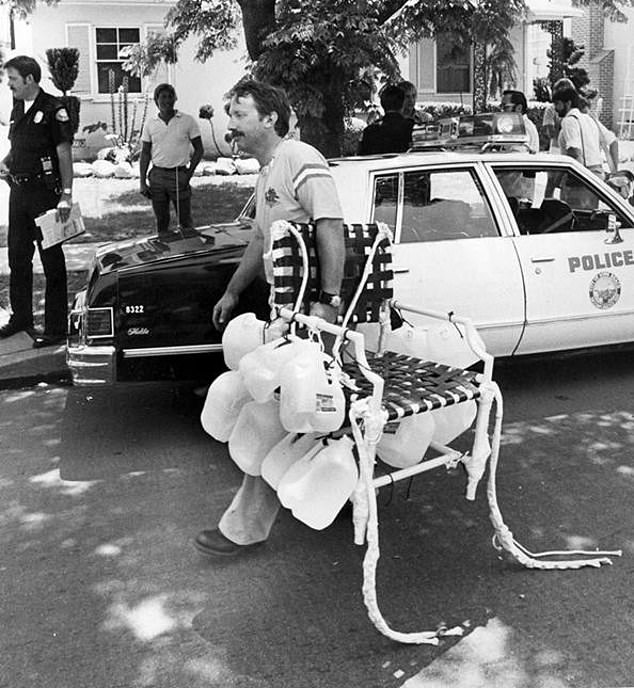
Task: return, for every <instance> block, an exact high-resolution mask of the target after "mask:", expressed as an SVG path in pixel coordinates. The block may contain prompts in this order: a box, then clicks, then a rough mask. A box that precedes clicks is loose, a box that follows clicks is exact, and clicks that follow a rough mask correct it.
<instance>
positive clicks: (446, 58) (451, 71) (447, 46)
mask: <svg viewBox="0 0 634 688" xmlns="http://www.w3.org/2000/svg"><path fill="white" fill-rule="evenodd" d="M470 91H471V48H470V47H469V46H467V47H464V46H461V45H458V44H456V43H455V42H453V41H452V40H451V39H446V40H443V39H441V37H438V39H437V40H436V92H437V93H465V92H467V93H468V92H470Z"/></svg>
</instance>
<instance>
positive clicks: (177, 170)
mask: <svg viewBox="0 0 634 688" xmlns="http://www.w3.org/2000/svg"><path fill="white" fill-rule="evenodd" d="M154 102H155V103H156V106H157V107H158V109H159V111H158V113H157V114H156V116H155V117H152V118H150V119H148V120H147V121H146V122H145V124H144V126H143V132H142V133H141V142H142V148H141V160H140V175H141V189H140V191H141V194H142V195H143V196H145V197H146V198H149V199H150V200H151V201H152V208H153V210H154V214H155V216H156V228H157V231H158V234H159V237H161V236H169V224H170V203H172V204H173V205H174V207H175V209H176V213H177V215H178V223H179V225H180V227H182V228H191V227H193V224H194V222H193V220H192V213H191V186H190V184H189V181H190V179H191V178H192V176H193V174H194V170H195V169H196V167H197V165H198V163H199V162H200V160H201V158H202V156H203V144H202V139H201V136H200V128H199V127H198V123H197V122H196V120H195V119H194V118H193V117H192V116H191V115H188V114H186V113H184V112H181V111H180V110H176V109H175V107H174V105H175V104H176V91H175V89H174V87H173V86H172V85H170V84H159V85H158V86H157V87H156V88H155V89H154ZM192 147H193V153H191V157H190V152H191V150H192ZM150 161H151V162H152V168H151V169H150V173H149V175H148V168H149V166H150ZM148 182H149V183H148Z"/></svg>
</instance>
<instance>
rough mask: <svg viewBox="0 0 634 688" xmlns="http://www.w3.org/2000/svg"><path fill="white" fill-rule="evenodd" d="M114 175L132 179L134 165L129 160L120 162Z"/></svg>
mask: <svg viewBox="0 0 634 688" xmlns="http://www.w3.org/2000/svg"><path fill="white" fill-rule="evenodd" d="M114 176H115V177H117V179H132V177H133V174H132V165H131V164H130V163H129V162H120V163H118V164H117V165H115V166H114Z"/></svg>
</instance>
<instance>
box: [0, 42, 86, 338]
mask: <svg viewBox="0 0 634 688" xmlns="http://www.w3.org/2000/svg"><path fill="white" fill-rule="evenodd" d="M4 69H5V70H6V73H7V80H8V84H9V88H10V89H11V91H12V93H13V100H14V105H13V110H12V112H11V123H10V127H9V141H10V144H11V148H10V150H9V153H8V154H7V155H6V157H5V158H4V159H3V160H2V162H0V176H2V177H3V178H4V179H5V180H6V181H8V183H9V185H10V187H11V191H10V194H9V235H8V252H9V269H10V272H11V274H10V278H9V298H10V300H11V310H12V315H11V318H10V319H9V322H8V323H7V324H6V325H4V326H3V327H1V328H0V338H6V337H10V336H12V335H14V334H16V333H18V332H22V331H27V332H29V333H30V334H31V335H32V336H33V347H34V348H40V347H44V346H50V345H53V344H58V343H60V342H62V341H64V339H65V338H66V314H67V308H68V298H67V285H66V260H65V258H64V251H63V249H62V246H61V244H56V245H54V246H51V247H50V248H47V249H43V248H42V244H41V241H40V240H39V238H38V236H39V233H38V230H37V228H36V226H35V218H36V217H38V215H41V214H43V213H45V212H46V211H47V210H51V209H52V208H57V215H58V218H59V219H60V220H61V221H62V222H66V220H68V217H69V216H70V209H71V203H72V186H73V163H72V154H71V147H72V142H73V128H72V125H71V122H70V117H69V115H68V112H67V110H66V108H65V107H64V105H63V103H62V102H60V101H59V100H58V99H57V98H55V97H54V96H52V95H50V94H48V93H46V92H45V91H43V90H42V89H41V88H40V79H41V77H42V70H41V68H40V66H39V64H38V63H37V61H36V60H34V59H33V58H32V57H28V56H26V55H18V56H16V57H14V58H12V59H11V60H9V61H8V62H6V63H5V65H4ZM34 241H35V242H37V247H38V251H39V254H40V259H41V261H42V266H43V268H44V275H45V277H46V294H45V299H46V300H45V307H44V332H43V333H42V334H36V333H35V332H34V331H33V253H34V251H35V247H34V245H33V242H34Z"/></svg>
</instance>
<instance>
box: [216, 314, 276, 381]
mask: <svg viewBox="0 0 634 688" xmlns="http://www.w3.org/2000/svg"><path fill="white" fill-rule="evenodd" d="M265 325H266V323H265V322H264V321H263V320H258V319H257V318H256V317H255V313H242V314H241V315H238V316H236V317H235V318H233V319H232V320H230V321H229V322H228V323H227V326H226V327H225V329H224V332H223V333H222V353H223V356H224V359H225V364H226V366H227V368H231V369H232V370H237V369H238V364H239V363H240V359H241V358H242V357H243V356H244V355H245V354H246V353H248V352H249V351H253V349H255V348H257V347H258V346H260V344H262V342H263V341H264V327H265Z"/></svg>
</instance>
